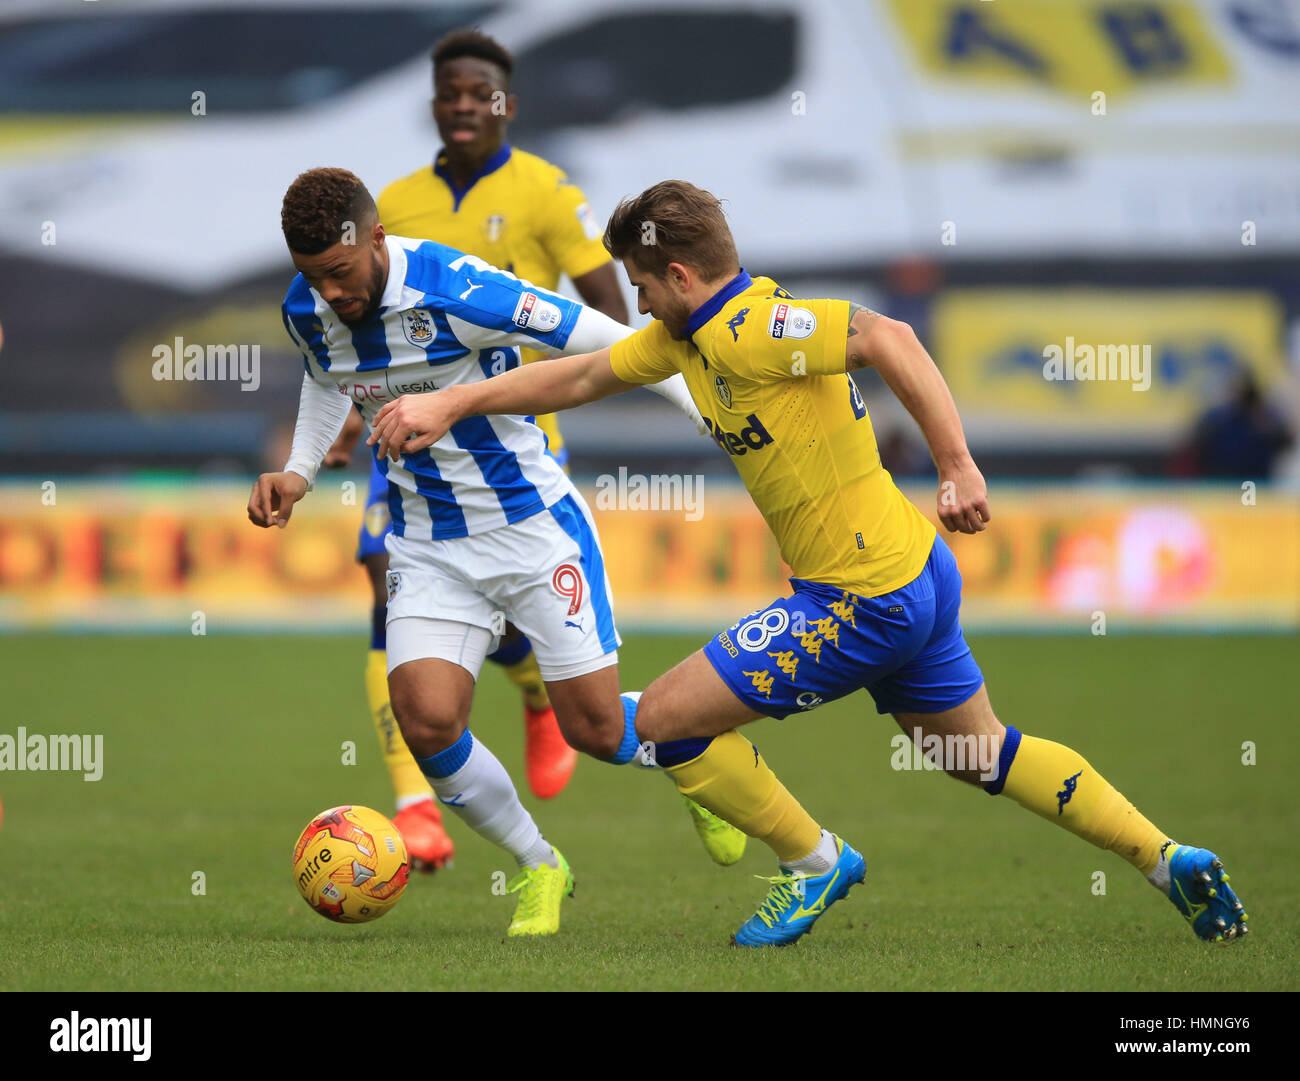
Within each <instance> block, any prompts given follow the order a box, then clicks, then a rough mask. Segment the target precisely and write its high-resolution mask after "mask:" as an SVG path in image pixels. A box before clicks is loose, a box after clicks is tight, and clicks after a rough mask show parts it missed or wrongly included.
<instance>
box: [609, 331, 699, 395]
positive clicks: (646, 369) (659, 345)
mask: <svg viewBox="0 0 1300 1081" xmlns="http://www.w3.org/2000/svg"><path fill="white" fill-rule="evenodd" d="M676 344H677V343H675V342H674V341H673V340H672V338H671V337H669V335H668V331H667V330H666V329H665V328H664V325H663V323H661V322H660V321H659V320H658V319H656V320H655V321H654V322H653V323H651V324H650V325H649V326H646V327H642V328H641V329H640V330H638V331H637V332H636V333H635V334H633V335H632V336H631V337H628V338H624V339H623V340H622V341H619V342H615V343H614V344H613V345H612V346H611V347H610V352H609V366H610V368H612V369H613V371H614V374H615V375H616V376H618V377H619V378H620V379H621V380H623V382H624V383H658V382H661V381H662V380H664V379H667V378H668V377H669V376H672V375H675V374H677V373H678V372H679V371H681V368H680V367H679V365H678V360H677V352H678V350H677V349H676V348H674V347H675V346H676Z"/></svg>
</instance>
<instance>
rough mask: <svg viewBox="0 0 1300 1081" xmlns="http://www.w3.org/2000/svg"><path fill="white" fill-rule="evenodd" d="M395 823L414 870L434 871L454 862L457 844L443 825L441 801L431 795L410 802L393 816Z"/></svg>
mask: <svg viewBox="0 0 1300 1081" xmlns="http://www.w3.org/2000/svg"><path fill="white" fill-rule="evenodd" d="M393 825H395V826H396V827H397V831H398V833H400V834H401V835H402V840H403V841H404V842H405V843H406V853H407V855H408V856H410V857H411V869H412V870H414V871H425V872H426V873H432V872H433V871H437V870H440V869H441V868H443V867H449V866H450V865H451V857H452V856H454V855H455V854H456V846H455V845H454V844H452V841H451V838H450V837H448V836H447V831H446V830H444V829H443V828H442V812H441V811H440V810H438V801H437V800H435V799H433V798H429V799H422V800H420V802H419V803H408V804H407V805H406V806H405V807H403V808H402V809H401V810H400V811H398V812H397V814H396V815H394V816H393Z"/></svg>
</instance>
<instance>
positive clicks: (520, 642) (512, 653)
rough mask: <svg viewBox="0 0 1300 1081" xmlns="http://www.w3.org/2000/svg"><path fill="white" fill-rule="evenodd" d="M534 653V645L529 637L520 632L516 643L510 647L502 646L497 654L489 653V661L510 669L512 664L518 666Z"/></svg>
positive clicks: (512, 643)
mask: <svg viewBox="0 0 1300 1081" xmlns="http://www.w3.org/2000/svg"><path fill="white" fill-rule="evenodd" d="M532 651H533V644H532V642H530V641H529V640H528V635H526V634H524V633H522V632H520V635H519V638H518V639H517V640H516V641H514V642H511V643H510V645H508V646H502V647H501V648H500V649H498V650H497V651H496V652H495V653H489V654H488V655H487V659H488V660H489V661H491V662H492V663H493V664H500V665H503V666H504V667H506V668H509V667H510V666H511V665H512V664H518V663H519V662H520V661H522V660H523V659H524V658H525V657H527V656H528V654H529V653H531V652H532Z"/></svg>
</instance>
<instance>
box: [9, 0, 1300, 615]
mask: <svg viewBox="0 0 1300 1081" xmlns="http://www.w3.org/2000/svg"><path fill="white" fill-rule="evenodd" d="M465 25H479V26H481V27H482V28H483V29H484V30H485V31H487V32H488V33H490V34H492V35H494V36H496V37H497V38H498V39H499V40H501V41H502V42H503V43H504V44H505V45H506V46H507V47H508V48H511V49H512V50H513V51H514V52H515V54H516V61H517V74H516V79H515V84H514V89H515V91H516V93H517V94H518V96H519V100H520V109H519V118H518V120H517V122H516V123H515V124H514V126H513V127H512V129H511V131H510V141H511V142H512V143H513V144H514V145H517V146H520V147H522V148H524V149H526V150H530V151H533V152H535V153H538V154H540V155H542V156H543V157H545V158H548V159H550V160H551V161H554V162H555V163H557V164H559V165H560V166H561V167H563V168H565V169H566V170H567V171H568V173H569V175H570V177H571V179H573V180H574V181H575V182H576V183H577V184H578V185H579V186H581V187H582V188H583V189H584V191H585V192H586V194H587V196H588V198H589V200H590V202H591V204H592V206H593V208H594V210H595V212H596V214H597V216H598V217H599V218H600V219H601V220H604V217H605V216H606V215H607V214H608V213H609V211H610V209H611V208H612V207H613V205H614V204H615V202H616V201H617V200H618V199H619V198H620V197H622V196H624V195H626V194H631V193H635V192H638V191H640V190H641V189H643V188H644V187H646V186H647V185H649V184H650V183H653V182H654V181H657V180H660V179H664V178H666V177H668V176H676V177H681V178H683V179H688V180H691V181H693V182H695V183H697V184H699V185H701V186H702V187H706V188H708V189H710V190H712V191H713V192H714V193H715V194H717V195H719V196H720V197H722V198H724V199H725V200H726V201H727V206H728V210H729V215H730V219H731V222H732V226H733V228H734V231H735V234H736V238H737V242H738V245H739V248H740V251H741V256H742V262H743V264H744V265H745V266H746V267H747V268H748V269H750V270H751V271H753V272H762V273H765V274H769V275H771V276H772V277H774V278H776V279H777V280H778V281H779V282H781V283H782V284H783V285H784V286H785V287H786V288H787V289H789V290H790V291H791V292H793V293H794V294H795V295H796V296H798V295H804V296H813V295H831V296H842V297H848V298H852V299H855V300H858V301H860V302H863V303H866V304H868V305H869V306H871V307H873V308H876V309H878V310H881V311H883V312H885V313H887V314H889V315H892V316H895V317H897V318H901V319H904V320H907V321H909V322H911V323H912V324H913V325H914V326H915V327H916V329H917V331H918V333H919V334H920V336H921V339H922V341H923V342H925V343H926V345H927V346H928V347H929V349H930V350H931V352H932V354H933V355H934V357H935V360H936V362H937V363H938V364H939V366H940V368H941V369H942V370H943V372H944V374H945V375H946V377H947V379H948V381H949V384H950V385H951V387H952V389H953V392H954V395H955V397H956V399H957V402H958V405H959V407H960V409H961V411H962V415H963V418H964V420H965V423H966V426H967V432H968V436H969V439H970V444H971V448H972V450H973V452H974V454H975V457H976V460H977V462H978V463H979V464H980V466H981V467H982V469H983V470H984V472H985V475H986V477H987V478H988V479H989V481H990V490H991V500H992V506H993V509H994V528H993V529H992V530H991V531H990V532H989V533H988V534H986V535H984V536H982V537H979V538H967V537H959V538H957V539H956V541H955V542H954V548H955V550H956V552H957V556H958V559H959V560H960V562H961V565H962V568H963V573H964V574H965V576H966V581H967V597H966V605H965V609H964V611H965V619H964V622H965V623H966V625H967V626H968V628H969V629H973V630H990V629H997V630H1026V629H1034V630H1040V629H1052V630H1073V631H1075V632H1078V633H1087V632H1088V630H1089V629H1090V628H1095V619H1096V613H1098V612H1101V613H1104V614H1105V616H1106V619H1107V621H1108V625H1107V630H1108V632H1112V633H1113V632H1115V631H1122V630H1126V629H1128V630H1132V629H1137V628H1157V629H1175V630H1207V631H1220V630H1225V629H1237V630H1252V631H1260V630H1263V631H1274V632H1279V631H1280V632H1295V631H1296V630H1297V628H1300V452H1298V450H1297V445H1296V442H1295V439H1294V433H1295V431H1296V429H1297V418H1298V417H1300V271H1298V270H1297V257H1298V256H1300V108H1298V106H1297V102H1300V7H1298V6H1297V5H1296V4H1295V3H1292V2H1289V0H1146V2H1141V3H1137V2H1121V0H1039V2H1034V0H997V2H995V3H989V2H981V0H763V2H755V0H732V2H727V0H709V2H705V0H690V2H679V0H579V2H570V0H546V2H542V0H535V2H523V0H518V2H500V3H490V2H484V3H466V4H452V3H431V2H428V0H421V2H419V3H400V2H396V0H383V2H375V3H370V2H364V3H362V2H357V0H352V2H348V3H327V2H322V0H313V2H309V3H308V2H305V3H298V2H292V0H267V2H262V3H233V2H217V0H152V2H146V0H117V2H114V3H98V2H81V0H78V2H75V3H73V2H68V3H62V4H58V5H51V4H48V3H42V2H37V0H33V2H24V0H9V2H5V3H0V249H3V255H4V257H3V261H2V262H0V324H2V325H3V328H4V347H3V352H0V371H3V373H4V377H5V378H4V383H3V387H4V389H3V392H2V393H0V463H2V464H0V470H2V472H3V478H2V479H0V628H2V629H4V630H6V631H26V630H33V629H55V630H67V631H85V630H96V631H114V632H116V631H149V632H159V631H162V632H172V633H176V634H190V633H191V632H192V631H193V630H194V629H195V618H196V614H197V613H202V614H203V617H204V624H205V630H206V633H208V634H216V633H223V632H228V631H232V630H241V631H242V630H258V629H271V628H284V629H288V628H297V629H311V630H327V631H348V632H351V633H357V634H359V635H360V634H362V633H364V628H365V624H366V616H367V610H368V606H369V600H368V589H367V586H366V583H365V580H364V576H363V574H362V573H361V571H360V570H359V569H358V568H356V566H355V564H354V563H353V561H352V553H353V549H354V545H355V536H356V529H357V525H358V520H359V515H360V513H361V508H360V504H362V503H363V502H364V490H365V478H366V471H365V463H364V462H363V461H361V460H360V458H358V459H357V460H356V461H354V464H353V467H352V468H351V469H350V470H348V471H347V472H344V473H337V474H325V475H323V476H322V478H321V480H320V482H319V483H318V486H317V490H316V492H315V494H314V495H313V496H312V497H310V498H309V500H308V501H307V502H306V503H305V504H303V505H302V506H301V507H300V508H299V510H298V511H296V512H295V518H294V524H293V527H292V528H290V529H289V530H287V531H285V532H279V531H271V532H263V531H260V530H256V529H254V528H253V527H251V526H250V525H249V524H248V523H247V521H246V518H245V514H244V505H245V503H246V500H247V493H248V487H249V483H250V482H251V480H252V478H253V477H254V476H255V475H256V474H257V473H258V472H260V471H262V470H264V469H268V468H274V469H278V468H279V467H280V466H281V465H282V463H283V460H284V457H285V455H286V453H287V440H288V435H289V432H290V430H291V427H292V422H293V418H294V414H295V410H296V402H297V390H298V385H299V380H300V377H301V376H300V372H301V364H300V361H299V358H298V356H297V354H296V352H295V350H294V349H293V348H292V347H291V345H290V343H289V341H288V339H287V338H286V336H285V333H284V331H283V328H282V325H281V322H280V316H279V310H278V309H279V302H280V300H281V298H282V296H283V293H284V289H285V287H286V286H287V284H288V281H289V280H290V277H291V275H292V271H291V267H290V264H289V260H288V257H287V254H286V252H285V249H284V244H283V241H282V238H281V235H280V231H279V218H278V214H279V207H280V199H281V196H282V194H283V192H284V190H285V188H286V187H287V186H288V184H289V182H290V181H291V180H292V179H293V177H294V176H295V175H296V174H297V173H299V172H300V171H302V170H303V169H306V168H309V167H312V166H317V165H339V166H344V167H346V168H349V169H352V170H353V171H355V172H356V173H358V174H359V175H360V176H361V177H362V178H363V179H364V180H365V181H366V182H367V184H368V185H369V186H370V187H371V190H372V191H374V192H376V193H377V192H378V191H379V190H380V189H381V188H382V187H383V186H384V185H385V184H386V183H388V182H389V181H390V180H392V179H395V178H397V177H399V176H402V175H405V174H406V173H408V172H410V171H411V170H413V169H415V168H418V167H419V165H420V164H421V163H423V162H428V161H430V160H431V159H432V157H433V155H434V152H435V150H436V148H437V145H438V138H437V133H436V130H435V129H434V127H433V124H432V121H431V120H430V118H429V113H428V99H429V96H430V65H429V60H428V53H429V49H430V46H431V45H432V43H433V42H434V41H435V40H436V39H437V38H438V37H439V36H441V35H442V34H443V33H444V32H446V31H447V30H449V29H452V28H455V27H460V26H465ZM630 307H632V308H633V309H634V308H635V304H634V303H633V304H630ZM638 325H639V321H638ZM178 338H179V339H182V340H183V342H184V343H185V344H199V345H202V346H204V347H205V348H206V347H209V346H213V345H234V346H244V347H248V348H249V349H252V348H253V347H256V349H257V351H258V356H259V357H260V368H259V371H258V379H257V380H256V382H257V385H256V388H255V389H253V388H252V384H251V383H247V384H246V385H243V386H241V384H240V383H239V382H237V381H224V382H222V381H209V382H203V381H193V382H191V381H167V380H159V379H156V378H155V377H154V368H155V353H154V349H155V347H157V346H159V345H171V344H172V343H174V342H175V341H176V339H178ZM1069 340H1073V341H1074V342H1076V343H1085V344H1092V345H1094V346H1101V345H1131V346H1133V347H1134V348H1135V349H1136V348H1137V347H1139V346H1149V347H1150V355H1151V371H1150V386H1149V388H1148V389H1145V390H1135V389H1134V386H1133V385H1132V383H1129V382H1082V381H1077V382H1067V381H1057V382H1053V381H1049V380H1047V379H1045V378H1044V374H1043V363H1044V349H1045V348H1047V347H1048V346H1050V345H1053V344H1056V345H1059V346H1061V347H1063V348H1064V347H1065V346H1066V344H1067V341H1069ZM860 386H861V389H862V391H863V394H864V395H865V397H866V400H867V404H868V407H869V409H870V411H871V415H872V418H873V421H874V423H875V425H876V429H877V434H878V436H879V439H880V443H881V447H882V454H883V456H884V458H885V460H886V464H887V465H888V466H889V468H890V469H891V470H892V471H893V472H894V474H895V476H896V477H898V479H899V480H900V482H901V483H902V484H903V485H904V487H905V488H906V489H907V490H908V492H909V494H910V495H911V496H912V498H913V499H914V500H915V501H916V502H917V503H918V505H919V506H921V507H922V508H923V509H924V510H926V511H927V512H931V513H932V509H933V506H934V492H933V470H932V469H931V467H930V464H929V460H928V455H927V453H926V451H925V447H924V445H923V443H922V442H921V441H920V438H919V434H918V432H917V430H916V428H915V426H914V425H913V424H912V423H911V421H910V419H909V418H908V417H907V416H906V415H905V413H904V412H903V411H902V410H901V408H900V407H899V406H898V404H897V403H896V402H895V401H894V400H893V399H892V397H891V396H890V395H889V394H888V392H887V391H886V390H885V388H884V387H883V386H882V385H881V384H880V383H879V381H878V380H877V379H876V378H875V377H874V375H872V374H870V373H867V374H865V375H863V376H862V378H861V379H860ZM562 424H563V428H564V431H565V434H566V438H567V440H568V442H569V446H570V448H571V452H572V456H573V457H572V461H573V469H574V472H575V475H576V476H577V477H578V478H579V479H580V481H581V482H582V487H583V488H584V490H585V491H586V492H587V494H588V496H589V502H593V505H595V506H596V509H597V515H598V520H599V525H600V529H601V532H602V535H603V538H604V542H605V546H606V551H607V557H608V562H609V565H610V571H611V576H612V578H613V581H614V589H615V596H616V598H617V606H618V612H619V616H620V622H621V623H622V624H623V625H624V627H625V628H631V629H637V628H640V629H664V630H666V629H679V630H691V631H705V632H707V631H711V630H716V629H717V628H718V627H719V626H721V625H723V624H726V623H729V622H731V621H732V620H733V619H736V618H738V617H739V616H741V615H742V614H744V613H745V612H747V611H749V610H751V609H752V608H754V607H756V606H758V605H761V604H764V603H766V602H767V601H768V600H769V599H770V598H771V596H773V595H774V594H775V593H778V592H781V591H782V590H783V586H784V583H783V574H782V570H783V568H782V567H781V566H780V563H779V560H778V558H777V556H776V554H775V551H774V548H773V546H772V544H771V542H770V540H769V538H768V537H767V535H766V531H765V529H764V527H763V524H762V522H761V520H760V519H759V518H758V516H757V514H756V512H754V511H753V509H752V507H751V506H750V504H749V503H748V501H747V500H746V498H745V497H744V493H743V491H740V490H738V489H736V487H735V486H734V475H733V473H732V470H731V467H730V464H729V462H728V461H727V460H726V458H725V456H724V455H722V454H721V453H719V452H718V451H717V449H716V448H715V447H714V446H713V445H712V443H711V442H709V441H707V440H705V439H702V438H699V437H697V436H695V435H694V433H693V432H692V431H691V430H690V429H689V428H688V427H687V426H685V425H684V424H683V423H681V421H680V418H678V417H677V416H675V415H674V413H673V412H672V410H671V408H670V407H667V406H664V405H663V403H661V402H660V401H659V399H657V398H655V397H653V396H650V395H646V394H645V392H641V391H638V392H636V393H635V394H634V395H630V396H627V397H626V398H624V399H621V400H617V401H614V402H607V403H600V404H598V405H595V406H590V407H586V408H584V409H582V410H579V411H576V412H572V413H569V414H566V415H565V416H564V417H563V418H562ZM620 467H625V468H626V469H627V470H628V471H629V472H630V473H639V474H646V475H655V474H657V475H668V474H676V475H690V476H693V475H697V474H698V475H702V476H703V477H704V478H705V479H704V485H703V504H702V507H701V508H700V509H701V510H702V513H701V514H698V515H688V514H686V513H683V511H682V510H680V509H679V510H675V511H674V510H660V511H646V510H632V509H618V508H602V507H601V506H600V504H598V503H596V502H595V499H594V494H595V488H594V484H595V482H596V478H597V477H599V476H600V475H601V474H617V472H618V470H619V468H620ZM349 486H351V487H349ZM692 519H696V520H692Z"/></svg>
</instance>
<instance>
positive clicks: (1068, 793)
mask: <svg viewBox="0 0 1300 1081" xmlns="http://www.w3.org/2000/svg"><path fill="white" fill-rule="evenodd" d="M1007 732H1008V735H1010V734H1011V733H1013V732H1016V730H1015V729H1014V728H1008V729H1007ZM1016 735H1018V736H1019V738H1020V746H1019V747H1018V748H1017V749H1016V751H1015V757H1014V759H1013V760H1012V763H1011V768H1010V769H1009V770H1008V771H1007V775H1006V782H1005V784H1004V785H1003V787H1002V794H1003V795H1004V796H1010V797H1011V798H1012V799H1013V800H1015V801H1016V802H1017V803H1018V804H1020V806H1021V807H1024V808H1026V809H1027V810H1030V811H1033V812H1034V814H1036V815H1041V816H1042V817H1043V818H1046V819H1048V820H1049V821H1051V822H1055V823H1056V824H1057V825H1058V826H1063V827H1065V828H1066V829H1067V830H1069V831H1070V832H1071V833H1073V834H1075V835H1076V836H1078V837H1082V838H1083V839H1084V840H1085V841H1089V842H1091V843H1092V844H1094V845H1096V846H1097V847H1098V848H1104V849H1107V850H1108V851H1110V852H1114V853H1115V854H1116V855H1117V856H1119V857H1121V858H1122V859H1125V860H1127V861H1128V862H1129V863H1131V864H1132V865H1133V866H1134V867H1136V868H1137V869H1138V870H1139V871H1141V872H1142V873H1143V874H1144V875H1149V874H1150V873H1151V872H1152V871H1153V870H1154V869H1155V866H1156V863H1157V862H1158V861H1159V859H1160V846H1161V845H1162V844H1164V843H1165V841H1166V840H1168V839H1169V835H1168V834H1167V833H1161V832H1160V831H1159V830H1158V829H1156V827H1155V826H1153V825H1152V824H1151V823H1150V822H1148V821H1147V820H1146V819H1145V818H1144V817H1143V816H1142V815H1141V814H1139V813H1138V810H1137V808H1136V807H1134V806H1133V804H1131V803H1129V801H1128V800H1126V799H1125V798H1124V797H1123V795H1121V794H1120V793H1119V792H1118V791H1117V790H1116V789H1115V788H1114V787H1113V786H1112V785H1111V783H1110V782H1109V781H1107V780H1106V778H1105V777H1103V776H1102V775H1101V774H1100V773H1098V772H1097V771H1096V770H1095V769H1093V768H1092V766H1090V765H1089V764H1088V760H1087V759H1086V758H1084V757H1083V756H1082V755H1081V754H1079V752H1078V751H1072V750H1071V749H1070V748H1069V747H1065V746H1062V745H1061V744H1059V743H1052V742H1051V741H1050V740H1046V739H1038V738H1036V737H1034V736H1026V735H1024V734H1022V733H1018V732H1017V733H1016Z"/></svg>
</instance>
